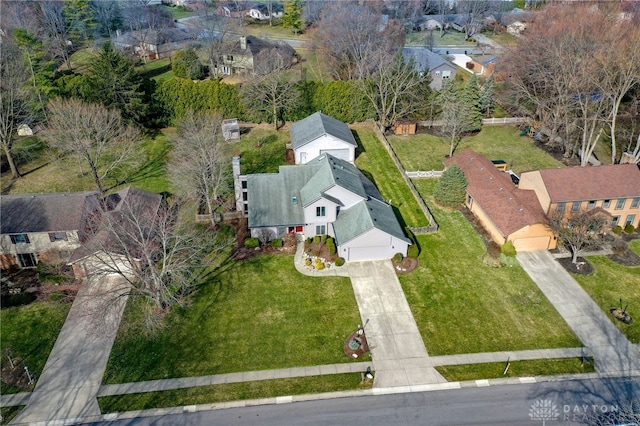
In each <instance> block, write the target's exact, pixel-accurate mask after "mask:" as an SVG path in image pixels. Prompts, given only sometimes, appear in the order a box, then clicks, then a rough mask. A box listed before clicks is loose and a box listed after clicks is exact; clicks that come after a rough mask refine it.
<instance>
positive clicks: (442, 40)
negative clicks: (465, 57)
mask: <svg viewBox="0 0 640 426" xmlns="http://www.w3.org/2000/svg"><path fill="white" fill-rule="evenodd" d="M428 37H429V31H416V32H412V33H410V34H407V39H406V42H405V45H406V46H426V45H427V39H428ZM476 44H477V43H476V42H473V41H468V40H465V35H464V33H459V32H457V31H445V33H444V36H443V37H440V31H439V30H434V31H433V45H434V46H457V47H475V46H476Z"/></svg>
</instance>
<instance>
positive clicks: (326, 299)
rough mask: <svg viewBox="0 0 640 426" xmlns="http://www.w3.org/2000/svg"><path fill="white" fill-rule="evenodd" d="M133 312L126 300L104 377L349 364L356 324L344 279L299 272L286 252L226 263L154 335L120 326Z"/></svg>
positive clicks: (119, 378) (132, 304)
mask: <svg viewBox="0 0 640 426" xmlns="http://www.w3.org/2000/svg"><path fill="white" fill-rule="evenodd" d="M135 315H136V312H135V301H133V300H130V301H129V304H128V306H127V309H126V311H125V315H124V318H123V326H121V328H120V332H119V334H118V337H117V339H116V342H115V345H114V347H113V350H112V352H111V358H110V359H109V363H108V366H107V370H106V372H105V376H104V382H105V383H123V382H133V381H141V380H152V379H164V378H174V377H193V376H202V375H210V374H222V373H233V372H239V371H252V370H267V369H276V368H288V367H299V366H307V365H321V364H334V363H342V362H350V361H351V359H350V358H347V357H346V356H345V354H344V353H343V350H342V347H343V344H344V341H345V339H346V338H347V337H348V336H349V334H350V333H351V332H353V330H354V329H355V328H356V326H357V324H359V323H360V315H359V312H358V307H357V304H356V301H355V297H354V295H353V290H352V288H351V283H350V281H349V279H348V278H312V277H307V276H304V275H301V274H299V273H298V272H297V271H296V270H295V268H294V266H293V257H292V256H291V255H263V256H260V257H257V258H254V259H251V260H245V261H231V262H230V263H229V264H228V265H227V266H225V267H224V269H223V270H220V271H217V272H216V273H215V274H214V275H213V276H212V277H210V279H209V280H208V282H206V283H203V284H202V288H201V289H200V292H199V293H198V294H197V295H196V296H195V299H194V301H193V303H192V304H191V305H190V306H189V307H188V308H186V309H182V310H179V309H176V310H175V311H174V312H172V313H170V314H169V315H168V316H167V317H166V318H165V323H166V327H165V328H164V329H163V330H161V331H159V332H158V333H157V334H155V335H151V336H149V335H144V334H143V333H140V331H139V330H137V329H136V328H135V327H127V324H130V323H131V321H132V320H134V319H135Z"/></svg>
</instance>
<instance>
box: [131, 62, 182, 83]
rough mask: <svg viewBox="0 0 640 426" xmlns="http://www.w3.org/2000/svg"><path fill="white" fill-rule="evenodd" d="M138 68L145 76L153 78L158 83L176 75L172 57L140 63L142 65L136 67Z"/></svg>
mask: <svg viewBox="0 0 640 426" xmlns="http://www.w3.org/2000/svg"><path fill="white" fill-rule="evenodd" d="M136 70H137V71H138V72H139V73H140V74H142V75H143V76H144V77H147V78H150V79H153V80H155V81H157V82H158V83H160V82H162V81H164V80H169V79H171V78H173V77H174V74H173V70H172V69H171V59H170V58H163V59H157V60H155V61H149V62H147V63H140V65H138V66H137V67H136Z"/></svg>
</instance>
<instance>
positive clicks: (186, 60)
mask: <svg viewBox="0 0 640 426" xmlns="http://www.w3.org/2000/svg"><path fill="white" fill-rule="evenodd" d="M171 69H172V70H173V73H174V74H175V75H176V77H181V78H188V79H190V80H200V79H201V78H203V77H204V72H203V69H202V64H201V63H200V59H198V55H197V54H196V51H195V50H193V48H192V47H189V48H187V49H184V50H179V51H178V52H176V54H175V56H174V57H173V62H172V64H171Z"/></svg>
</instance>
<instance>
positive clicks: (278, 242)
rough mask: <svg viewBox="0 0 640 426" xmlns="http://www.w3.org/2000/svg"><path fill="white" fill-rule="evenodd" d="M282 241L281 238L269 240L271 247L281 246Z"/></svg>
mask: <svg viewBox="0 0 640 426" xmlns="http://www.w3.org/2000/svg"><path fill="white" fill-rule="evenodd" d="M283 244H284V243H283V242H282V238H274V239H273V240H271V247H273V248H280V247H282V246H283Z"/></svg>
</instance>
